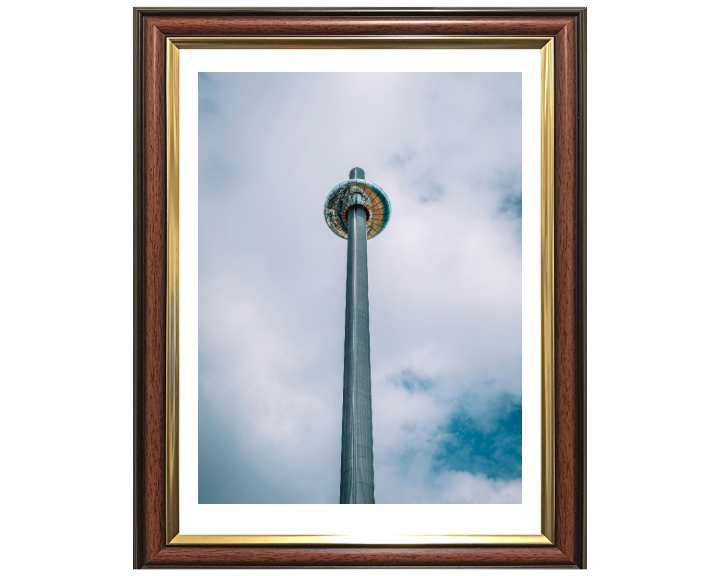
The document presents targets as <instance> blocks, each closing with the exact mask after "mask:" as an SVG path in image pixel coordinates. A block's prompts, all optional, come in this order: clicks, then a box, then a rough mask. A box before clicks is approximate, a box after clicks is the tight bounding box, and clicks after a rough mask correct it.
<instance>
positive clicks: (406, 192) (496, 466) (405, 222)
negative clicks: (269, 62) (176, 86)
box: [198, 73, 522, 504]
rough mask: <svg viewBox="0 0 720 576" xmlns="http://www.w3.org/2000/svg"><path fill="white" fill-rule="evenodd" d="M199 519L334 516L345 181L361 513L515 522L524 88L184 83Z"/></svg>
mask: <svg viewBox="0 0 720 576" xmlns="http://www.w3.org/2000/svg"><path fill="white" fill-rule="evenodd" d="M198 84H199V88H198V90H199V120H198V123H199V125H198V130H199V136H198V137H199V158H198V160H199V198H198V211H199V264H198V294H199V302H198V310H199V319H198V320H199V335H198V336H199V350H198V353H199V368H198V381H199V422H198V434H199V454H198V457H199V462H198V464H199V478H198V481H199V488H198V502H199V503H200V504H212V503H223V504H233V503H258V504H260V503H262V504H271V503H274V504H286V503H287V504H289V503H314V504H318V503H327V504H337V503H338V502H339V497H340V440H341V421H342V387H343V340H344V321H345V313H344V310H345V279H346V278H345V274H346V253H347V242H346V241H345V240H343V239H341V238H339V237H337V236H335V235H334V234H333V233H332V232H331V231H330V229H329V228H328V227H327V225H326V223H325V221H324V218H323V210H322V208H323V203H324V201H325V198H326V196H327V194H328V192H329V191H330V190H331V189H332V188H333V186H335V185H336V184H338V183H339V182H341V181H343V180H345V179H347V177H348V172H349V171H350V169H351V168H353V167H354V166H359V167H361V168H363V169H364V170H365V173H366V178H367V179H368V180H371V181H373V182H375V183H377V184H379V185H380V186H381V187H382V188H383V189H384V190H385V192H386V193H387V194H388V196H389V198H390V202H391V203H392V216H391V219H390V222H389V224H388V226H387V228H386V229H385V230H384V231H383V232H382V233H381V234H380V235H378V236H376V237H375V238H373V239H371V240H370V241H369V242H368V276H369V300H370V345H371V366H372V402H373V405H372V409H373V442H374V465H375V501H376V503H377V504H402V503H413V504H422V503H447V504H449V503H459V504H460V503H462V504H465V503H520V502H521V486H522V480H521V479H522V458H521V453H522V425H521V416H522V399H521V335H522V334H521V328H522V309H521V247H522V246H521V218H522V192H521V162H522V157H521V140H522V139H521V123H522V122H521V120H522V108H521V74H520V73H458V74H455V73H380V74H366V73H200V74H199V78H198Z"/></svg>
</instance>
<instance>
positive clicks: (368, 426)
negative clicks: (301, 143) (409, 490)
mask: <svg viewBox="0 0 720 576" xmlns="http://www.w3.org/2000/svg"><path fill="white" fill-rule="evenodd" d="M390 211H391V209H390V200H389V199H388V197H387V194H385V191H384V190H383V189H382V188H380V186H378V185H377V184H374V183H373V182H370V181H369V180H365V171H364V170H363V169H362V168H353V169H352V170H350V177H349V179H348V180H345V181H343V182H340V184H338V185H337V186H335V188H333V189H332V190H331V191H330V194H328V197H327V198H326V199H325V206H324V209H323V212H324V214H325V222H327V225H328V226H329V227H330V230H332V231H333V232H334V233H335V234H337V235H338V236H340V238H346V239H347V241H348V251H347V284H346V292H345V369H344V371H343V419H342V456H341V458H340V462H341V463H340V504H375V481H374V473H373V439H372V397H371V394H370V316H369V311H368V273H367V241H368V240H369V239H370V238H374V237H375V236H377V235H378V234H380V232H382V231H383V230H384V228H385V226H387V223H388V221H389V220H390Z"/></svg>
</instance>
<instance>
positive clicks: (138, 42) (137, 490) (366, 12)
mask: <svg viewBox="0 0 720 576" xmlns="http://www.w3.org/2000/svg"><path fill="white" fill-rule="evenodd" d="M428 13H429V14H428ZM251 14H265V15H270V14H275V15H283V14H285V15H297V16H307V15H327V16H332V15H337V16H352V15H357V16H393V15H405V16H410V15H414V14H416V15H418V16H433V15H447V16H450V15H458V16H472V15H476V16H482V15H487V16H496V17H502V16H505V15H506V16H522V15H527V16H545V17H550V16H574V17H575V19H576V24H577V25H578V40H577V43H576V45H575V46H574V47H573V49H575V51H576V55H577V56H578V65H579V66H581V68H579V69H578V93H577V97H578V111H579V117H578V130H579V138H578V141H579V143H578V150H576V152H577V153H578V169H579V178H578V180H579V186H580V190H579V191H578V193H579V199H580V202H579V210H578V219H579V220H578V227H579V232H580V235H579V238H580V244H581V245H580V246H579V254H578V260H581V261H580V262H578V266H579V269H578V272H579V276H580V277H579V279H578V283H579V288H580V293H579V302H578V306H579V311H580V314H579V319H578V321H579V322H580V323H581V324H582V325H581V326H580V332H579V336H580V340H581V341H580V342H579V343H578V344H579V347H580V350H579V353H580V358H579V362H581V363H582V366H581V368H582V369H581V374H580V377H581V378H582V382H578V386H579V388H580V389H579V392H580V393H581V398H579V406H580V408H581V410H580V416H579V424H580V428H581V429H579V430H578V434H579V439H585V438H586V379H587V374H586V337H587V333H586V305H587V301H586V275H587V270H586V256H587V254H586V241H587V237H586V232H587V231H586V226H587V220H586V200H587V198H586V195H587V189H586V187H587V183H586V164H587V163H586V122H587V119H586V106H587V101H586V65H587V57H586V50H587V36H586V34H587V33H586V14H587V8H554V9H542V8H538V9H532V8H531V9H522V8H501V9H493V8H478V9H459V10H453V9H439V10H433V9H419V10H418V11H417V12H413V10H412V9H395V10H381V11H374V10H372V9H347V10H337V9H335V10H333V9H319V10H318V9H305V8H298V9H262V10H257V9H250V8H240V9H218V10H215V9H205V8H185V9H175V8H134V9H133V17H134V39H133V52H134V54H133V57H134V71H133V79H134V98H133V100H134V114H133V120H134V135H133V147H134V154H133V160H134V186H133V188H134V191H133V196H134V198H133V219H134V230H133V243H134V253H133V267H134V274H135V277H134V281H133V289H134V290H133V291H134V294H133V300H134V314H133V324H134V326H133V332H134V345H133V360H134V363H133V364H134V366H133V368H134V369H133V372H134V374H133V376H134V386H133V397H134V398H133V400H134V410H135V414H134V424H133V444H134V474H133V482H134V486H133V489H134V500H135V501H134V509H133V515H134V526H133V536H134V538H133V546H134V557H133V560H134V567H135V568H142V567H144V566H148V565H151V564H152V565H155V566H157V567H160V566H161V565H163V564H164V565H165V566H170V565H171V564H173V565H176V564H175V563H173V562H172V561H170V562H169V563H166V562H167V558H166V559H165V562H164V561H163V559H162V557H163V556H164V554H162V550H161V551H160V553H159V554H158V557H157V558H150V559H145V558H144V552H143V546H144V538H145V534H146V530H147V527H146V526H145V522H144V513H145V511H144V509H143V503H142V495H143V494H144V476H143V473H142V472H143V470H142V467H138V462H142V457H143V442H142V438H143V437H142V432H143V430H142V417H143V415H144V413H145V410H146V408H145V407H144V405H143V403H142V397H140V399H139V401H138V392H139V391H141V390H142V384H143V383H142V380H141V378H142V376H141V375H140V376H139V375H138V374H139V373H138V366H141V363H142V361H143V355H142V350H143V347H144V345H145V341H144V338H143V334H142V325H143V321H144V318H143V314H142V307H141V304H142V303H143V302H144V298H145V294H144V291H143V286H144V285H143V270H142V262H143V258H144V255H145V254H144V252H143V243H142V242H143V232H144V230H143V225H142V220H141V218H142V213H143V210H142V200H143V198H144V193H145V191H144V189H143V185H142V182H143V180H142V176H143V175H144V173H145V158H144V152H143V148H142V142H143V141H144V138H145V132H144V126H143V108H144V98H143V97H144V89H143V74H144V65H145V62H144V49H145V47H144V42H143V25H144V22H143V21H144V18H145V17H148V16H212V15H237V16H242V15H251ZM580 452H581V455H580V461H579V462H578V465H579V467H580V472H581V479H580V485H579V486H578V487H577V488H578V491H579V499H578V506H580V507H581V508H582V510H581V515H580V517H579V519H578V526H577V528H578V529H579V532H577V533H576V536H577V537H578V538H579V539H580V540H582V546H580V547H579V548H578V549H579V552H578V560H577V565H576V566H577V567H580V568H586V553H587V544H586V532H587V525H586V505H587V504H586V497H587V495H586V490H587V486H586V453H585V452H586V444H584V443H582V442H581V443H580ZM166 549H167V548H166ZM570 562H572V561H570ZM197 565H198V566H199V567H200V566H205V567H207V564H197ZM293 565H294V566H298V564H293ZM303 565H307V566H309V565H310V564H303ZM184 566H188V564H184ZM437 566H440V564H437ZM485 566H486V567H491V566H492V565H490V564H488V565H485ZM518 566H520V567H546V568H547V567H552V566H557V567H573V566H569V565H568V564H565V563H564V562H563V563H562V564H538V563H536V562H535V563H533V562H530V563H527V564H520V565H518ZM505 567H506V566H505Z"/></svg>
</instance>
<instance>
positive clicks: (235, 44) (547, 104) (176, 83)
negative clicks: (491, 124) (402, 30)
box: [165, 36, 555, 546]
mask: <svg viewBox="0 0 720 576" xmlns="http://www.w3.org/2000/svg"><path fill="white" fill-rule="evenodd" d="M253 48H255V49H258V48H262V49H268V48H275V49H293V48H304V49H308V48H317V49H323V48H325V49H329V48H332V49H432V48H443V49H460V48H463V49H468V48H474V49H509V50H511V49H537V50H538V51H539V56H540V71H541V73H540V124H541V126H540V140H541V141H540V157H541V160H540V179H541V186H540V195H541V200H540V201H541V208H540V219H541V226H540V236H541V239H540V252H541V254H540V300H541V309H540V314H541V320H540V326H541V328H540V332H541V334H540V349H541V381H540V382H541V384H540V385H541V406H540V410H541V418H540V443H541V446H540V462H541V473H540V478H541V481H540V491H541V496H540V501H541V504H540V516H541V517H540V531H541V533H540V534H531V535H482V534H477V535H475V534H473V535H441V534H435V535H427V534H423V535H419V534H418V535H404V534H403V535H400V534H398V535H389V536H386V535H383V536H377V537H374V536H370V535H367V534H362V535H361V534H355V535H353V534H327V535H261V534H258V535H256V534H250V535H247V534H245V535H187V534H180V477H179V471H180V468H179V444H178V440H179V435H180V422H179V406H180V391H179V349H180V348H179V345H180V338H179V337H180V331H179V282H180V275H179V258H180V253H179V241H180V236H179V234H180V229H179V214H180V212H179V194H180V139H179V137H180V132H179V119H180V50H181V49H194V50H198V49H253ZM165 66H166V102H167V118H166V120H167V126H166V130H167V132H166V135H167V174H166V176H167V294H166V296H167V303H166V314H167V323H166V334H165V363H166V368H165V442H166V448H165V450H166V453H165V541H166V543H167V544H168V545H185V546H187V545H205V546H228V545H234V546H238V545H254V546H257V545H275V546H277V545H296V546H297V545H325V546H327V545H345V546H347V545H419V546H422V545H425V546H438V545H464V546H468V545H485V546H493V545H494V546H508V545H526V546H528V545H535V546H537V545H553V544H554V542H555V378H554V375H555V351H554V325H555V322H554V299H555V288H554V278H555V274H554V262H555V250H554V248H555V246H554V237H555V234H554V176H555V170H554V162H555V157H554V142H555V130H554V126H555V123H554V118H555V116H554V112H555V98H554V96H555V84H554V38H552V37H539V36H532V37H522V36H493V37H490V36H486V37H473V36H467V37H464V36H382V37H378V36H338V37H318V36H315V37H313V36H303V37H290V36H288V37H237V38H234V37H168V38H166V61H165Z"/></svg>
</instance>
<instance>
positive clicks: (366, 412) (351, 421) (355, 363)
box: [340, 205, 375, 504]
mask: <svg viewBox="0 0 720 576" xmlns="http://www.w3.org/2000/svg"><path fill="white" fill-rule="evenodd" d="M347 221H348V222H347V228H348V251H347V286H346V296H345V370H344V373H343V423H342V456H341V467H340V504H375V483H374V474H373V439H372V399H371V395H370V315H369V313H368V275H367V217H366V214H365V208H364V207H363V206H357V205H355V206H351V207H350V208H349V210H348V217H347Z"/></svg>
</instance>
